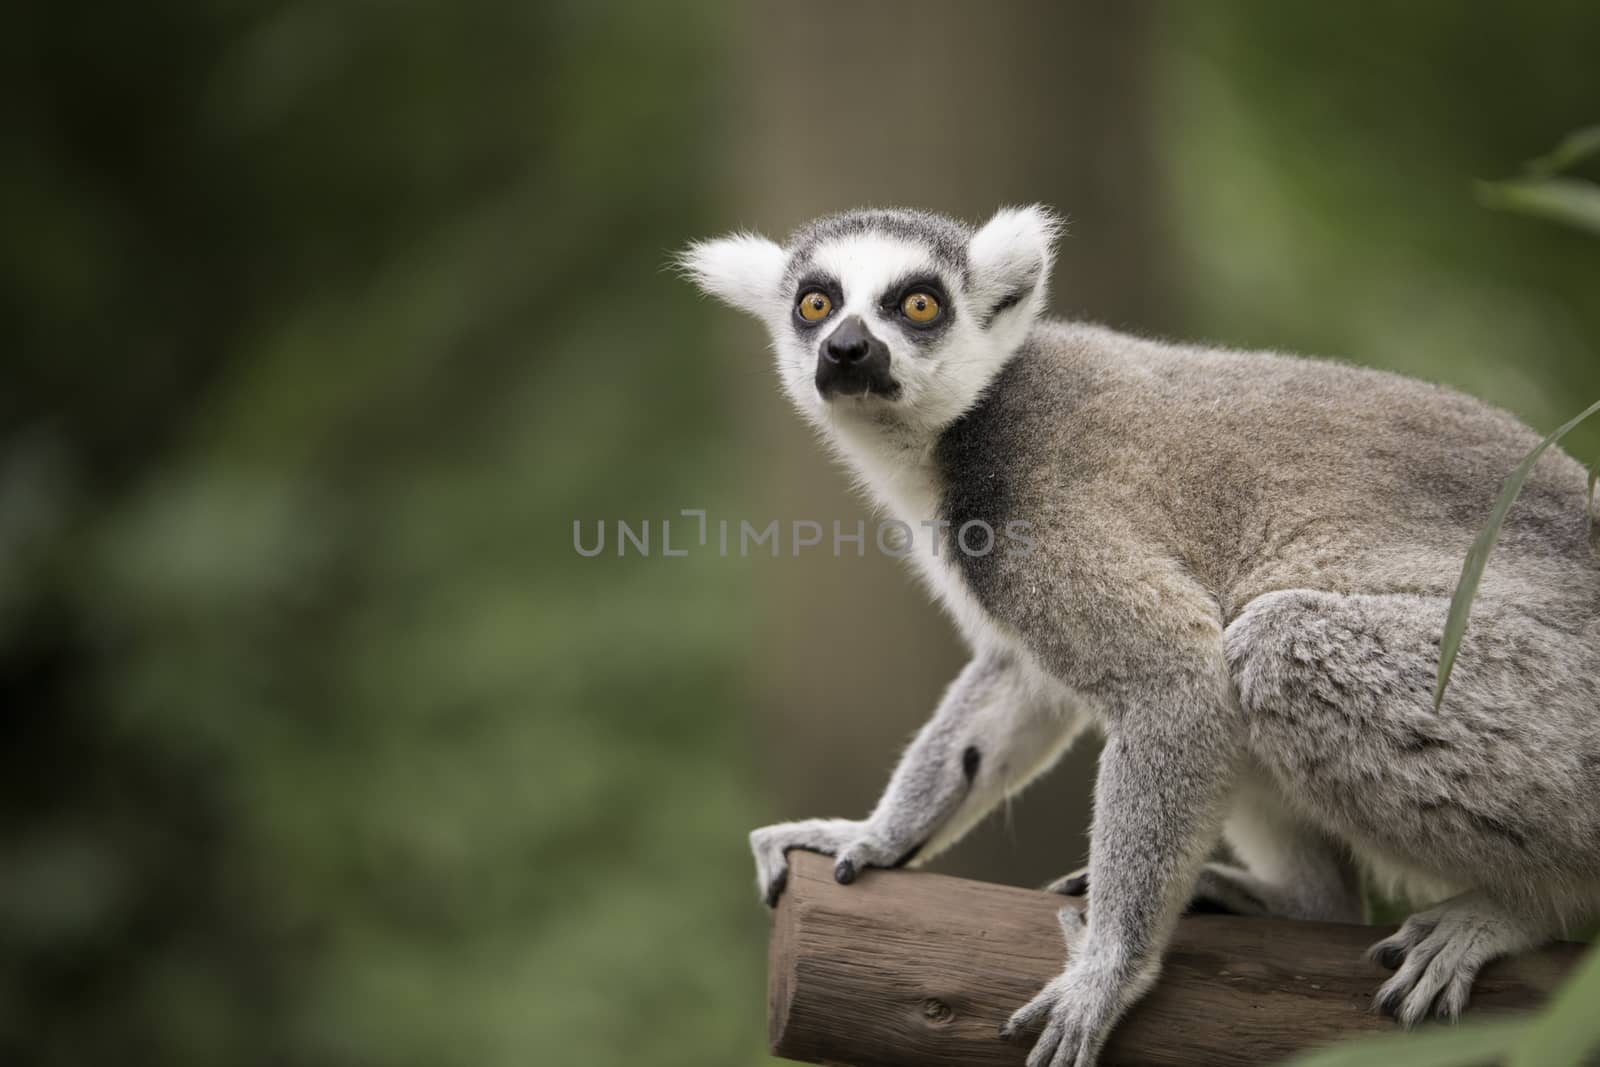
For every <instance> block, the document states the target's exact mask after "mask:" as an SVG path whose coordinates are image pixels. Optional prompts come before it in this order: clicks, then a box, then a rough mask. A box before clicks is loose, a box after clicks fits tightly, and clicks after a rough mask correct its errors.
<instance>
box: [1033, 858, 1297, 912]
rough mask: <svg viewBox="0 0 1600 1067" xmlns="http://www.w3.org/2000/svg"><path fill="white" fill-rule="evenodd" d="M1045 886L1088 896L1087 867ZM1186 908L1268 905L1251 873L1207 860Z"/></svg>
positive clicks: (1260, 907) (1263, 908) (1259, 908)
mask: <svg viewBox="0 0 1600 1067" xmlns="http://www.w3.org/2000/svg"><path fill="white" fill-rule="evenodd" d="M1044 888H1045V892H1047V893H1060V894H1061V895H1062V896H1065V897H1082V896H1087V895H1088V894H1089V868H1087V867H1082V868H1080V869H1078V870H1076V871H1073V872H1072V873H1071V874H1068V875H1063V876H1062V877H1060V878H1057V879H1056V880H1055V881H1053V882H1051V883H1050V884H1049V885H1047V886H1045V887H1044ZM1187 910H1188V911H1190V912H1200V913H1206V914H1223V915H1265V914H1266V913H1267V912H1268V910H1269V909H1268V908H1267V905H1266V903H1265V902H1263V901H1262V899H1261V893H1260V892H1259V890H1258V887H1257V885H1256V880H1255V879H1254V878H1253V877H1252V876H1251V875H1250V874H1248V873H1247V872H1245V871H1242V870H1240V869H1238V868H1237V867H1229V866H1228V865H1226V864H1223V863H1208V864H1206V865H1205V867H1204V868H1203V869H1202V870H1201V871H1200V877H1199V879H1197V880H1196V882H1195V886H1194V895H1193V896H1191V897H1190V898H1189V906H1188V909H1187Z"/></svg>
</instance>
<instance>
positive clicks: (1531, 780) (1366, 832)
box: [1225, 590, 1600, 1024]
mask: <svg viewBox="0 0 1600 1067" xmlns="http://www.w3.org/2000/svg"><path fill="white" fill-rule="evenodd" d="M1446 608H1447V603H1446V601H1445V600H1444V599H1443V598H1442V597H1421V596H1411V595H1398V594H1397V595H1383V596H1369V595H1344V594H1336V593H1325V592H1317V591H1312V590H1284V591H1280V592H1274V593H1268V594H1266V595H1264V596H1261V597H1258V598H1257V599H1255V600H1254V601H1252V602H1250V603H1249V604H1248V605H1246V607H1245V609H1244V610H1243V611H1242V612H1241V613H1240V615H1239V617H1238V618H1237V619H1235V620H1234V621H1233V622H1232V623H1231V624H1230V625H1229V626H1228V628H1227V631H1226V635H1225V637H1226V642H1227V655H1228V661H1229V668H1230V672H1231V674H1232V677H1233V680H1234V684H1235V687H1236V690H1237V692H1238V694H1239V703H1240V706H1241V708H1242V709H1243V711H1244V715H1245V721H1246V724H1247V732H1248V738H1249V740H1248V745H1249V748H1250V752H1251V755H1252V757H1253V758H1254V759H1255V760H1256V761H1257V763H1258V764H1259V765H1260V766H1262V767H1263V768H1264V769H1265V770H1266V771H1267V772H1268V773H1269V774H1270V775H1271V776H1272V777H1273V778H1274V779H1275V780H1277V781H1279V782H1281V783H1283V788H1285V789H1289V788H1292V789H1293V790H1294V792H1293V800H1294V808H1295V810H1296V812H1298V813H1301V814H1303V815H1304V816H1305V817H1307V818H1310V819H1316V820H1318V825H1319V826H1322V827H1323V828H1324V829H1325V830H1327V831H1328V832H1329V833H1330V834H1333V835H1335V836H1338V837H1340V838H1341V839H1344V840H1348V841H1354V842H1360V845H1361V847H1362V848H1363V849H1369V850H1371V851H1372V852H1373V853H1374V854H1375V855H1381V856H1390V857H1398V858H1402V859H1403V860H1404V862H1405V863H1406V864H1407V866H1408V867H1409V868H1411V869H1412V870H1414V871H1415V872H1416V873H1418V874H1421V875H1424V876H1428V877H1432V878H1435V879H1438V880H1439V881H1441V882H1444V883H1450V884H1454V885H1457V886H1460V887H1463V888H1470V890H1471V891H1469V892H1467V893H1464V894H1462V895H1460V896H1457V897H1453V898H1452V899H1450V900H1448V901H1446V902H1445V903H1443V904H1441V905H1439V906H1437V907H1435V908H1433V909H1430V910H1428V911H1424V912H1421V913H1419V914H1418V915H1416V916H1414V917H1413V918H1412V919H1411V920H1410V921H1409V922H1407V923H1406V925H1405V926H1404V927H1403V928H1402V929H1401V931H1400V933H1399V934H1397V935H1396V936H1395V937H1393V938H1390V939H1388V940H1386V941H1384V942H1382V943H1381V944H1379V945H1378V946H1377V948H1376V949H1375V953H1376V954H1377V955H1378V956H1379V958H1380V959H1383V960H1385V961H1388V962H1391V963H1394V964H1398V965H1399V966H1400V972H1399V973H1398V974H1396V975H1395V977H1394V978H1393V979H1391V980H1390V982H1389V983H1388V984H1386V985H1385V986H1384V987H1383V990H1382V991H1381V992H1380V993H1379V996H1378V1004H1379V1006H1380V1007H1384V1008H1388V1009H1390V1010H1393V1011H1395V1012H1397V1013H1398V1014H1399V1016H1400V1018H1401V1019H1402V1020H1403V1021H1404V1022H1406V1023H1408V1024H1409V1023H1414V1022H1416V1021H1417V1020H1419V1019H1421V1018H1423V1017H1424V1016H1426V1015H1427V1014H1429V1012H1430V1011H1435V1010H1436V1011H1437V1012H1438V1013H1439V1014H1442V1015H1445V1016H1454V1015H1455V1014H1456V1013H1458V1012H1459V1011H1460V1010H1461V1007H1462V1005H1464V1004H1465V1002H1466V998H1467V993H1468V990H1469V988H1470V986H1471V983H1472V978H1473V976H1474V975H1475V974H1476V973H1477V971H1478V969H1479V968H1480V967H1481V966H1482V965H1483V963H1484V962H1486V961H1487V960H1489V959H1491V958H1493V957H1495V956H1500V955H1504V954H1506V953H1509V952H1516V951H1520V950H1523V949H1526V948H1530V947H1532V946H1534V945H1537V944H1539V943H1541V942H1543V941H1545V940H1547V939H1548V938H1550V937H1551V936H1554V935H1555V934H1556V933H1557V932H1558V930H1559V928H1560V927H1559V925H1558V923H1559V921H1560V920H1561V919H1569V920H1571V919H1577V918H1579V917H1580V916H1582V915H1584V914H1587V913H1588V911H1589V909H1591V908H1592V907H1593V891H1594V886H1595V884H1596V881H1597V878H1600V773H1597V768H1600V714H1596V709H1597V708H1600V642H1596V641H1595V640H1594V637H1595V636H1596V633H1597V630H1596V627H1594V626H1592V625H1590V626H1588V627H1587V629H1585V626H1584V624H1582V623H1581V622H1580V623H1578V624H1576V625H1573V624H1568V623H1567V622H1565V621H1564V620H1562V621H1561V625H1556V624H1555V623H1554V622H1552V621H1550V620H1546V619H1544V618H1541V617H1536V616H1534V615H1532V614H1530V613H1529V612H1527V611H1525V610H1523V609H1522V608H1521V607H1520V606H1519V605H1517V604H1514V603H1510V602H1508V601H1505V600H1496V599H1494V598H1492V597H1491V598H1486V599H1480V602H1479V604H1478V605H1476V607H1475V608H1474V611H1473V617H1472V626H1471V628H1470V629H1469V630H1468V631H1467V636H1466V639H1465V641H1464V642H1463V645H1462V648H1461V652H1460V656H1459V658H1458V659H1457V661H1456V668H1455V675H1454V678H1453V680H1452V682H1451V686H1450V690H1449V693H1448V696H1447V699H1446V701H1445V704H1444V707H1443V709H1442V710H1439V711H1435V710H1434V707H1433V699H1432V696H1433V680H1434V675H1435V672H1436V670H1437V667H1438V660H1439V637H1440V633H1441V631H1442V628H1443V623H1444V617H1445V612H1446Z"/></svg>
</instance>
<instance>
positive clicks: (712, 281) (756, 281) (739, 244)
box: [678, 233, 784, 318]
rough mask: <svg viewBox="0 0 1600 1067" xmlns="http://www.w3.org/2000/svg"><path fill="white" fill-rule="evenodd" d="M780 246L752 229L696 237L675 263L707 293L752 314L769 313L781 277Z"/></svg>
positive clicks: (781, 254)
mask: <svg viewBox="0 0 1600 1067" xmlns="http://www.w3.org/2000/svg"><path fill="white" fill-rule="evenodd" d="M783 264H784V255H783V249H781V248H779V247H778V246H777V245H775V244H773V243H772V242H771V241H769V240H767V239H766V238H765V237H761V236H758V235H756V234H753V233H735V234H729V235H728V236H727V237H718V238H715V239H713V240H710V241H696V242H694V243H693V244H691V245H690V246H689V247H688V248H687V249H685V250H684V251H683V252H682V253H681V254H680V255H679V256H678V267H679V268H680V269H681V270H682V271H683V272H684V274H686V275H687V276H688V277H689V280H690V281H692V282H694V283H695V284H696V285H698V286H699V287H700V288H701V289H703V290H704V291H705V292H707V293H709V294H710V295H711V296H714V297H716V298H717V299H718V300H721V301H723V302H725V303H728V304H731V305H733V306H734V307H736V308H738V309H739V310H740V311H747V312H749V313H750V314H752V315H755V316H756V317H758V318H760V317H764V316H767V315H770V314H771V313H772V309H773V307H774V306H775V304H776V303H778V302H779V297H778V284H779V283H780V282H781V281H782V280H783Z"/></svg>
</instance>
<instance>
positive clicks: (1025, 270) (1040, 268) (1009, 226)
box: [967, 204, 1064, 326]
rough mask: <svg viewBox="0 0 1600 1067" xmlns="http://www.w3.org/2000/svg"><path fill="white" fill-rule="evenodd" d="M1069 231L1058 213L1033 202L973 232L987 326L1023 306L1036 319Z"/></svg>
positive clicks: (978, 292) (975, 276) (972, 252)
mask: <svg viewBox="0 0 1600 1067" xmlns="http://www.w3.org/2000/svg"><path fill="white" fill-rule="evenodd" d="M1063 229H1064V225H1063V223H1062V221H1061V219H1060V218H1059V217H1058V216H1057V215H1056V214H1055V212H1053V211H1051V210H1050V209H1049V208H1047V207H1045V206H1043V205H1042V204H1030V205H1028V206H1027V207H1004V208H1001V209H1000V210H999V211H997V212H995V214H994V217H993V218H992V219H990V220H989V221H988V222H986V223H984V224H983V228H982V229H980V230H979V231H978V232H977V233H975V234H973V236H972V243H971V244H970V245H969V246H968V249H967V254H968V256H969V257H970V259H971V260H972V284H973V290H974V295H975V296H977V298H978V300H979V303H980V304H981V306H982V307H983V308H984V312H983V313H982V314H983V318H982V320H981V321H983V324H984V325H985V326H988V325H990V324H991V323H992V322H993V321H994V320H995V319H996V318H998V317H999V316H1001V315H1003V314H1004V313H1005V312H1007V311H1009V310H1010V309H1011V308H1014V307H1017V306H1019V305H1020V306H1022V307H1023V308H1025V309H1028V315H1029V317H1030V318H1031V317H1032V316H1033V315H1036V314H1038V312H1039V309H1040V308H1042V307H1043V306H1044V291H1045V286H1046V285H1048V284H1049V281H1050V266H1051V264H1052V263H1053V262H1054V261H1055V249H1056V239H1057V238H1058V237H1060V236H1061V233H1062V230H1063Z"/></svg>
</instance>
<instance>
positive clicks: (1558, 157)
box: [1524, 126, 1600, 178]
mask: <svg viewBox="0 0 1600 1067" xmlns="http://www.w3.org/2000/svg"><path fill="white" fill-rule="evenodd" d="M1596 154H1600V126H1586V127H1584V128H1583V129H1581V130H1573V131H1572V132H1571V133H1569V134H1567V135H1566V136H1565V137H1563V138H1562V139H1561V143H1560V144H1558V145H1556V146H1555V148H1553V149H1551V150H1550V152H1549V153H1547V154H1546V155H1542V156H1540V157H1539V158H1538V159H1530V160H1528V162H1527V163H1526V164H1524V169H1525V170H1527V172H1528V174H1529V175H1530V176H1532V177H1536V178H1548V177H1550V176H1551V175H1554V174H1559V173H1561V172H1562V171H1564V170H1566V169H1568V168H1569V167H1573V166H1576V165H1577V164H1579V163H1582V162H1583V161H1584V160H1585V159H1588V158H1589V157H1590V156H1592V155H1596Z"/></svg>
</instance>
